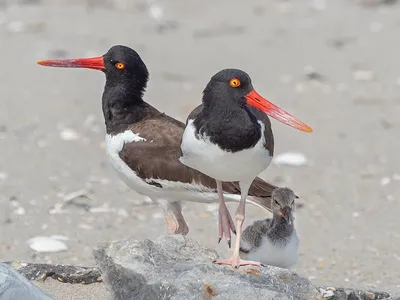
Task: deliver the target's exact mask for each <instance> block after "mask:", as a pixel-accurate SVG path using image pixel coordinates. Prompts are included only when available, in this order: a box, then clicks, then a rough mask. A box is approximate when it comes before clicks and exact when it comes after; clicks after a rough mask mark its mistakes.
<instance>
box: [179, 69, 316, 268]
mask: <svg viewBox="0 0 400 300" xmlns="http://www.w3.org/2000/svg"><path fill="white" fill-rule="evenodd" d="M202 102H203V103H202V105H200V106H199V107H197V108H196V109H195V110H193V111H192V112H191V113H190V114H189V116H188V118H187V121H186V128H185V132H184V134H183V137H182V143H181V151H182V156H181V158H180V161H181V162H182V163H183V164H185V165H187V166H188V167H191V168H193V169H196V170H198V171H200V172H202V173H204V174H206V175H208V176H210V177H212V178H214V179H215V180H216V183H217V190H218V195H219V203H220V206H219V229H220V232H219V236H220V238H221V237H222V236H223V235H227V236H228V237H230V231H231V230H232V231H234V230H235V227H234V224H233V222H232V218H231V216H230V214H229V211H228V209H227V207H226V205H225V201H224V193H223V191H222V187H223V182H226V181H228V182H229V181H238V182H239V186H240V190H241V199H240V202H239V206H238V209H237V211H236V215H235V218H236V232H237V239H236V244H235V248H234V252H233V256H232V257H231V258H229V259H221V260H217V261H215V263H217V264H229V265H232V266H233V267H239V266H241V265H249V264H250V265H259V264H260V263H259V262H255V261H245V260H241V259H240V257H239V246H240V239H241V233H242V225H243V221H244V218H245V204H246V198H247V196H248V191H249V189H250V186H251V185H252V182H253V180H254V179H255V178H256V177H257V175H258V174H260V173H261V172H262V171H264V170H265V169H266V168H267V167H268V166H269V164H270V162H271V160H272V156H273V154H274V137H273V133H272V129H271V122H270V120H269V118H268V116H267V114H268V115H269V116H271V117H273V118H275V119H277V120H279V121H281V122H283V123H285V124H287V125H289V126H292V127H294V128H297V129H299V130H302V131H305V132H312V129H311V127H309V126H308V125H306V124H304V123H303V122H301V121H299V120H297V119H296V118H295V117H293V116H292V115H290V114H289V113H287V112H285V111H284V110H282V109H280V108H279V107H277V106H276V105H274V104H272V103H271V102H269V101H268V100H266V99H265V98H263V97H261V96H260V95H259V94H258V93H257V92H256V91H255V90H254V88H253V86H252V82H251V79H250V76H249V75H248V74H247V73H245V72H244V71H241V70H238V69H224V70H222V71H220V72H218V73H217V74H215V75H214V76H213V77H212V78H211V80H210V82H209V83H208V84H207V86H206V88H205V89H204V91H203V101H202Z"/></svg>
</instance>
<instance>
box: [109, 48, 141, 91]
mask: <svg viewBox="0 0 400 300" xmlns="http://www.w3.org/2000/svg"><path fill="white" fill-rule="evenodd" d="M103 64H104V68H103V69H102V71H103V72H104V73H105V74H106V79H107V81H108V82H109V83H113V82H114V81H118V82H121V81H122V82H125V81H129V84H131V85H133V86H135V87H136V88H137V89H139V90H141V92H142V93H143V92H144V89H145V88H146V85H147V81H148V79H149V72H148V70H147V68H146V65H145V64H144V62H143V61H142V59H141V58H140V56H139V54H138V53H137V52H136V51H135V50H133V49H131V48H129V47H126V46H120V45H118V46H113V47H111V48H110V50H108V51H107V53H106V54H104V55H103Z"/></svg>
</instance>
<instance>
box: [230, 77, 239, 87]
mask: <svg viewBox="0 0 400 300" xmlns="http://www.w3.org/2000/svg"><path fill="white" fill-rule="evenodd" d="M229 85H230V86H231V87H238V86H240V80H239V79H238V78H236V77H235V78H232V79H231V80H230V81H229Z"/></svg>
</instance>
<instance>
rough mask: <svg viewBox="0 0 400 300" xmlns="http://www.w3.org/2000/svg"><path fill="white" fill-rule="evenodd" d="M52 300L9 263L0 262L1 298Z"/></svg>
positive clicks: (2, 299)
mask: <svg viewBox="0 0 400 300" xmlns="http://www.w3.org/2000/svg"><path fill="white" fill-rule="evenodd" d="M16 299H18V300H51V299H52V298H50V297H49V296H48V295H46V294H45V293H44V292H42V290H40V289H39V288H38V287H37V286H35V285H34V284H33V283H31V282H29V281H28V280H27V279H25V278H24V277H22V276H21V275H20V274H18V273H17V272H16V271H14V270H13V269H12V268H11V267H10V266H8V265H7V264H3V263H0V300H16Z"/></svg>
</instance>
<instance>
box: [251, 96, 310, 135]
mask: <svg viewBox="0 0 400 300" xmlns="http://www.w3.org/2000/svg"><path fill="white" fill-rule="evenodd" d="M245 98H246V100H247V104H249V105H250V106H253V107H255V108H257V109H258V110H260V111H262V112H264V113H266V114H267V115H269V116H270V117H272V118H274V119H276V120H278V121H280V122H282V123H284V124H286V125H289V126H291V127H293V128H296V129H298V130H301V131H305V132H313V130H312V128H311V127H310V126H308V125H307V124H305V123H303V122H302V121H300V120H298V119H296V118H295V117H294V116H292V115H291V114H289V113H287V112H286V111H284V110H283V109H281V108H279V107H278V106H276V105H275V104H272V103H271V102H269V101H268V100H267V99H265V98H263V97H262V96H261V95H260V94H259V93H257V92H256V91H255V90H252V91H251V92H250V93H248V94H247V95H246V96H245Z"/></svg>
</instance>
